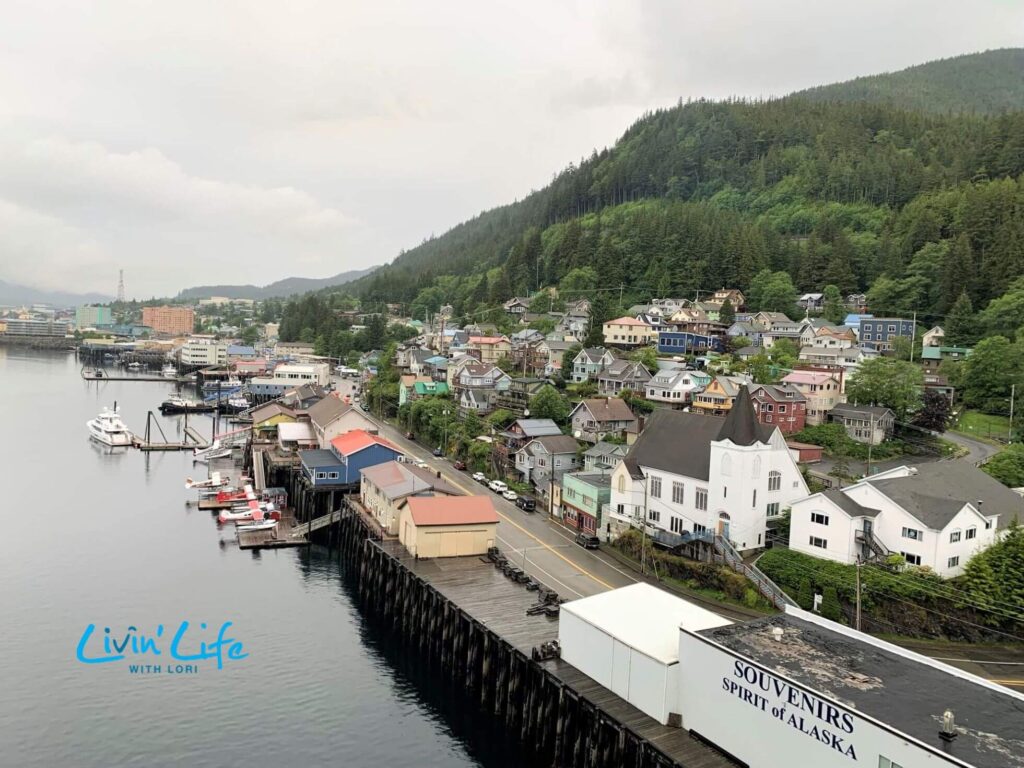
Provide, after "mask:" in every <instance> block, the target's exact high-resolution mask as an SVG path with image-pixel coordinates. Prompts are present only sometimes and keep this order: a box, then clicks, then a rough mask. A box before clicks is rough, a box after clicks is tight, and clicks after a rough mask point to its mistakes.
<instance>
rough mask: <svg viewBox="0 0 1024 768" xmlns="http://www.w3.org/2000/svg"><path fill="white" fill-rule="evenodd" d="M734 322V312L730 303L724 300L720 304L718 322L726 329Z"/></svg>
mask: <svg viewBox="0 0 1024 768" xmlns="http://www.w3.org/2000/svg"><path fill="white" fill-rule="evenodd" d="M735 321H736V310H735V309H733V306H732V302H731V301H729V300H728V299H726V300H725V301H723V302H722V306H721V308H720V309H719V310H718V322H720V323H721V324H722V325H724V326H726V327H728V326H730V325H732V324H733V323H734V322H735Z"/></svg>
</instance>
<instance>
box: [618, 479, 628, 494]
mask: <svg viewBox="0 0 1024 768" xmlns="http://www.w3.org/2000/svg"><path fill="white" fill-rule="evenodd" d="M625 492H626V476H625V475H619V493H625Z"/></svg>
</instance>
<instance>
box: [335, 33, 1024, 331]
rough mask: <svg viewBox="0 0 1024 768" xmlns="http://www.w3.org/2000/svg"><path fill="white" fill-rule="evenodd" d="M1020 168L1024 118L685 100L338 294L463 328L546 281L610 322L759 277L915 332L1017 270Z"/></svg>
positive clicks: (1023, 215)
mask: <svg viewBox="0 0 1024 768" xmlns="http://www.w3.org/2000/svg"><path fill="white" fill-rule="evenodd" d="M1002 53H1004V52H995V54H1002ZM1010 53H1012V52H1010ZM992 56H993V54H992V53H986V54H978V55H977V56H970V57H961V59H958V60H956V61H957V62H958V63H957V71H958V72H960V73H963V77H964V78H966V79H967V80H971V77H969V76H968V74H966V73H967V72H968V71H969V70H970V68H971V65H972V63H976V65H977V67H978V68H979V74H978V75H977V78H979V79H983V78H984V76H985V75H984V72H986V71H987V70H988V69H989V68H990V66H991V60H992ZM947 65H948V62H936V63H935V64H933V65H926V66H925V67H923V68H917V69H918V70H920V72H918V77H920V76H922V75H921V72H924V71H926V70H927V69H928V68H929V67H933V66H934V67H939V68H940V69H941V68H942V67H946V66H947ZM900 75H902V73H897V75H891V76H883V77H892V78H899V77H900ZM892 90H893V93H896V90H895V86H894V87H893V89H892ZM1011 90H1012V89H1011ZM1015 94H1016V90H1012V92H1011V93H1009V95H1008V101H1007V103H1008V104H1009V105H1010V106H1012V105H1013V104H1014V103H1016V102H1015V101H1014V100H1015V99H1016V95H1015ZM1022 172H1024V113H1021V112H1008V113H1005V114H998V115H990V114H971V113H955V114H953V113H950V114H936V113H932V112H928V111H915V110H908V109H904V108H902V107H899V106H893V105H890V104H884V103H879V104H876V103H869V102H861V101H853V102H851V103H847V102H842V101H832V100H815V99H806V98H801V97H795V96H794V97H787V98H785V99H778V100H772V101H767V102H746V101H727V102H709V101H697V102H692V103H687V104H680V105H678V106H676V107H674V108H671V109H665V110H659V111H657V112H653V113H650V114H647V115H645V116H643V117H642V118H641V119H640V120H638V121H637V122H636V123H635V124H634V125H632V126H631V127H630V128H629V129H628V130H627V131H626V132H625V134H624V135H623V136H622V138H621V139H620V140H619V141H618V142H617V143H616V145H615V146H614V147H613V148H612V149H608V150H605V151H602V152H595V153H593V154H592V155H591V156H590V157H589V158H587V159H585V160H583V161H581V162H580V163H579V164H578V165H570V166H569V167H568V168H566V169H565V170H564V171H563V172H562V173H560V174H559V175H558V176H557V177H556V178H555V180H554V181H553V182H552V183H551V184H550V185H548V186H547V187H545V188H544V189H542V190H540V191H537V192H534V193H532V194H530V195H529V196H528V197H526V198H525V199H524V200H522V201H519V202H516V203H513V204H511V205H507V206H504V207H501V208H497V209H494V210H491V211H487V212H485V213H483V214H480V215H479V216H478V217H476V218H475V219H472V220H470V221H467V222H465V223H463V224H460V225H459V226H457V227H455V228H453V229H452V230H451V231H449V232H447V233H445V234H444V235H442V236H440V237H437V238H433V239H431V240H429V241H427V242H425V243H423V244H422V245H420V246H418V247H416V248H414V249H412V250H410V251H408V252H406V253H404V254H402V255H401V256H399V257H398V258H397V259H396V260H395V261H394V262H393V263H392V264H390V265H388V266H385V267H382V268H381V269H379V270H377V271H376V272H374V273H373V274H372V275H370V276H368V277H366V278H363V279H362V280H359V281H357V282H356V283H353V284H352V285H351V286H348V287H347V288H346V291H347V292H351V293H353V294H357V295H359V296H360V297H361V298H362V299H363V300H364V301H369V302H382V301H388V302H406V303H408V304H409V305H410V306H411V308H412V313H413V315H414V316H418V317H420V318H422V317H423V313H424V312H425V311H428V310H429V311H436V310H437V309H438V308H439V307H440V306H441V304H448V303H450V304H453V305H454V308H455V311H456V313H457V314H458V315H460V316H462V317H469V316H474V315H478V313H480V312H482V311H484V310H486V309H487V308H488V307H493V306H494V305H495V304H496V303H498V302H501V301H504V300H505V299H507V298H508V297H509V296H512V295H523V294H526V293H528V292H530V291H533V290H536V289H537V288H538V287H543V286H548V285H555V286H558V287H559V288H560V289H561V291H562V294H563V295H568V294H573V293H575V294H580V293H585V294H587V295H590V296H592V297H593V298H595V299H602V298H607V299H608V300H607V301H601V302H600V304H601V305H602V306H601V310H602V312H615V311H618V309H619V306H618V304H619V300H620V291H621V303H622V304H625V305H627V306H628V303H630V302H633V301H636V300H643V299H649V298H651V297H653V296H665V295H689V296H692V295H694V294H695V292H696V291H698V290H700V291H708V290H714V289H717V288H719V287H721V286H723V285H730V286H736V287H739V288H741V289H743V290H745V291H746V290H748V289H749V288H750V287H751V285H752V283H753V281H754V278H755V276H756V275H758V274H759V273H762V272H763V271H764V270H770V271H772V272H776V273H779V272H781V273H783V274H784V275H786V274H788V275H789V277H790V278H791V279H792V282H793V283H794V284H795V286H796V288H798V289H801V290H821V289H822V288H823V287H824V286H825V285H827V284H834V285H836V286H837V287H838V288H839V289H840V290H841V291H843V292H847V291H852V290H869V289H870V296H871V299H872V301H873V308H878V309H879V310H880V311H893V312H897V311H898V312H901V313H903V312H906V313H910V312H912V311H917V312H918V313H919V317H920V318H922V321H923V322H929V321H930V320H932V319H939V318H941V317H942V316H943V315H944V313H946V312H947V311H948V310H949V309H950V308H951V307H952V305H953V303H954V302H956V300H957V299H958V298H959V297H960V294H961V292H963V291H964V290H966V291H967V297H966V298H967V300H969V302H970V303H971V305H972V306H973V307H974V308H979V307H982V306H985V304H987V302H988V301H989V300H991V299H993V298H995V297H997V296H999V295H1000V294H1002V293H1003V291H1004V290H1005V286H1006V285H1007V284H1008V282H1009V281H1011V280H1013V279H1015V278H1016V277H1018V276H1021V275H1024V182H1022V181H1021V179H1020V178H1019V177H1020V176H1021V174H1022ZM764 282H765V278H762V280H761V281H760V284H761V285H763V284H764ZM611 298H614V301H611ZM961 309H962V307H961Z"/></svg>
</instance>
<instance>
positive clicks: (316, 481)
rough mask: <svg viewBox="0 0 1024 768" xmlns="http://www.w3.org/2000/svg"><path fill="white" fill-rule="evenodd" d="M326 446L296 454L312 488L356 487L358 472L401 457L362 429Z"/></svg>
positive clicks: (399, 451)
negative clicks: (321, 448) (324, 448)
mask: <svg viewBox="0 0 1024 768" xmlns="http://www.w3.org/2000/svg"><path fill="white" fill-rule="evenodd" d="M330 446H331V447H330V450H315V451H299V460H300V462H301V465H302V471H303V474H304V476H305V478H306V480H307V481H308V482H309V483H310V484H311V485H313V486H314V487H323V486H342V485H346V486H356V485H358V483H359V473H360V472H361V471H362V470H364V469H366V468H367V467H373V466H376V465H377V464H383V463H384V462H387V461H395V460H397V459H398V458H400V457H401V456H402V455H403V454H402V451H401V449H399V448H397V447H396V446H394V445H392V444H391V443H389V442H388V441H387V440H385V439H384V438H383V437H381V436H380V435H371V434H370V433H369V432H366V431H365V430H362V429H353V430H352V431H351V432H346V433H345V434H343V435H338V436H337V437H336V438H334V439H333V440H331V443H330Z"/></svg>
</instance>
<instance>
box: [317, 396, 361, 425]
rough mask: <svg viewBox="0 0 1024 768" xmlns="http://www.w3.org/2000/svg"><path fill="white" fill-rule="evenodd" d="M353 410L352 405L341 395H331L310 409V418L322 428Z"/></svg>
mask: <svg viewBox="0 0 1024 768" xmlns="http://www.w3.org/2000/svg"><path fill="white" fill-rule="evenodd" d="M350 410H352V406H351V405H350V404H348V403H346V402H344V401H342V399H341V398H339V397H334V396H333V395H330V396H328V397H325V398H324V399H323V400H321V401H320V402H318V403H316V404H314V405H313V406H312V407H311V408H310V409H309V411H308V413H309V420H310V421H312V422H313V423H314V424H316V425H317V426H318V427H320V428H321V429H324V428H325V427H326V426H327V425H328V424H330V423H331V422H333V421H335V420H336V419H338V418H340V417H341V416H342V415H344V414H345V413H347V412H348V411H350Z"/></svg>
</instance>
